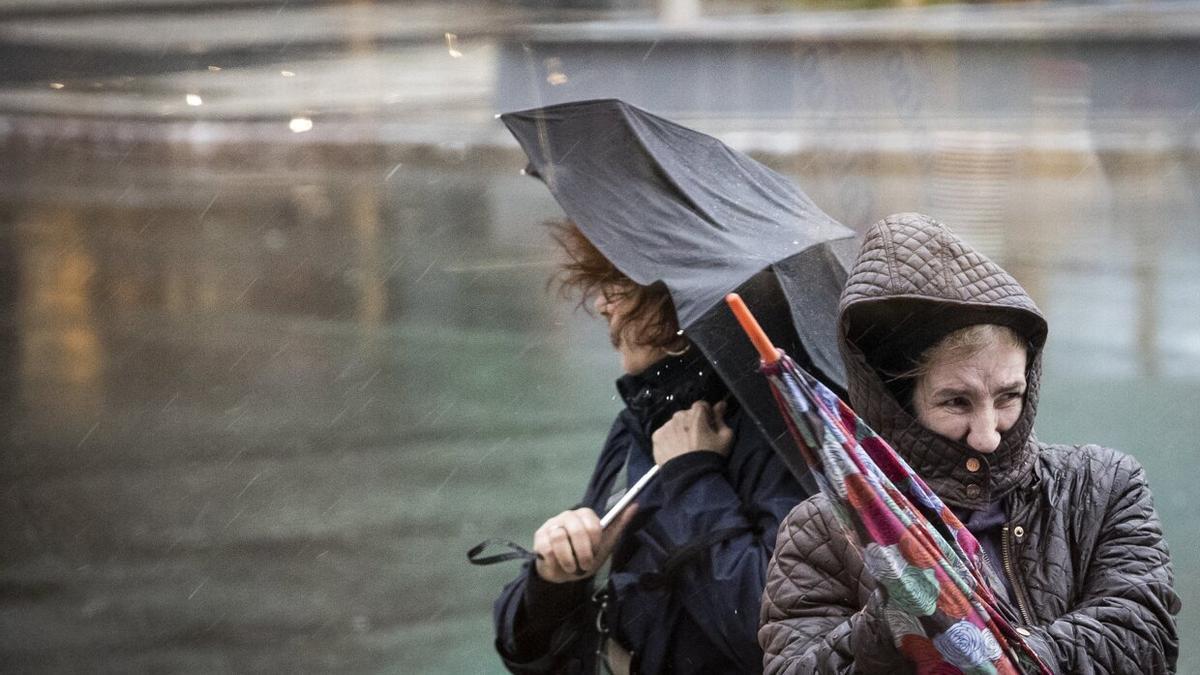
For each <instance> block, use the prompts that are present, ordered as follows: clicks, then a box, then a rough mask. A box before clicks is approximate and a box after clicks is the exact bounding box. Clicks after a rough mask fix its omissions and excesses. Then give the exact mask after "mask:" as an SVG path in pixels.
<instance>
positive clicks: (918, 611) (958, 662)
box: [726, 294, 1051, 675]
mask: <svg viewBox="0 0 1200 675" xmlns="http://www.w3.org/2000/svg"><path fill="white" fill-rule="evenodd" d="M726 300H727V302H728V304H729V306H730V308H731V309H733V312H734V314H735V315H736V316H737V318H738V321H739V323H741V325H742V328H743V329H744V330H745V331H746V333H747V335H749V336H750V339H751V341H752V342H753V343H754V345H755V347H756V348H757V349H758V352H759V355H760V356H761V357H762V367H761V369H762V372H763V374H764V375H766V377H767V380H768V382H769V383H770V388H771V391H772V393H773V394H774V395H775V402H776V403H777V404H778V406H779V410H780V412H781V413H782V414H783V418H784V421H785V422H786V424H787V426H788V429H789V431H790V432H791V434H792V436H793V438H794V439H795V440H796V443H797V445H799V447H800V450H801V454H802V455H803V456H804V460H805V462H806V463H807V464H808V465H809V468H810V470H811V473H812V475H813V477H814V478H815V480H816V483H817V485H818V487H819V488H820V490H821V492H823V493H824V494H825V495H826V496H827V497H828V498H829V501H830V503H831V504H832V505H833V510H834V512H835V514H836V516H837V519H838V521H839V522H840V523H841V524H842V526H843V527H844V528H845V529H846V531H847V532H849V533H852V535H853V540H854V541H855V542H856V544H857V545H858V546H859V547H860V548H861V550H862V554H863V560H864V562H865V563H866V568H867V570H868V571H869V573H870V574H871V576H872V577H873V578H874V579H875V581H876V582H877V584H878V586H879V587H880V588H882V589H883V591H884V593H885V596H886V598H887V602H886V607H887V609H886V610H885V611H884V615H885V619H886V621H887V624H888V626H889V628H890V629H891V631H892V636H893V638H894V639H895V642H896V646H897V647H898V648H899V650H900V651H901V653H903V654H904V655H905V656H906V657H907V658H908V659H909V660H911V661H912V662H913V663H914V664H915V665H916V667H917V672H918V673H938V674H943V673H957V672H962V673H970V674H976V673H978V674H980V675H982V674H984V673H1047V674H1048V673H1050V672H1051V671H1050V669H1049V668H1047V667H1046V665H1045V664H1044V663H1043V662H1042V661H1041V660H1040V659H1039V658H1038V657H1037V655H1036V654H1035V653H1034V652H1033V650H1032V649H1030V647H1029V646H1028V645H1027V644H1026V643H1025V641H1024V639H1023V638H1022V636H1021V634H1020V633H1018V632H1017V631H1016V629H1015V628H1014V627H1013V626H1012V624H1010V623H1009V622H1008V621H1007V620H1006V619H1005V618H1004V616H1003V615H1002V614H1001V612H1000V610H999V604H998V600H997V598H996V597H995V595H994V594H993V593H992V590H991V589H992V588H993V587H996V588H999V587H1001V586H1000V583H999V582H998V581H997V580H995V579H992V580H991V584H989V577H991V576H992V575H994V572H993V571H992V569H991V567H989V566H988V565H987V564H986V563H985V561H984V560H983V553H982V549H981V548H980V545H979V542H978V541H977V540H976V539H975V537H974V536H973V535H972V534H971V533H970V531H968V530H967V528H966V527H964V526H963V524H962V522H960V521H959V519H958V517H957V516H955V515H954V513H953V512H952V511H951V510H950V509H949V508H947V507H946V505H945V504H943V503H942V500H941V499H939V498H938V496H937V495H936V494H934V492H933V491H932V490H930V489H929V487H928V486H927V485H926V484H925V481H923V480H921V477H920V476H918V475H917V474H916V473H915V472H914V471H913V470H912V468H911V467H909V465H908V463H907V462H905V461H904V459H902V458H901V457H900V456H899V455H898V454H897V453H896V452H895V450H893V449H892V448H891V446H889V445H888V443H887V441H885V440H884V439H883V438H881V437H880V436H878V435H876V434H875V432H874V431H872V430H871V428H870V427H868V426H867V424H866V423H865V422H863V420H862V419H861V418H860V417H858V415H856V414H855V413H854V411H853V410H852V409H851V408H850V406H848V405H846V403H845V402H843V401H842V400H841V399H839V398H838V397H837V396H836V395H835V394H834V393H833V392H831V391H830V390H829V389H828V388H827V387H825V386H824V385H823V384H821V383H820V382H819V381H818V380H817V379H816V378H814V377H813V376H812V375H810V374H808V373H806V372H805V371H804V370H803V369H801V368H800V367H799V366H797V365H796V363H795V362H794V361H792V359H790V358H788V356H787V355H786V354H784V353H783V351H782V350H778V349H776V348H775V347H774V346H773V345H772V344H771V341H770V340H769V339H768V338H767V336H766V334H765V333H764V332H763V331H762V329H761V328H760V327H759V326H758V322H757V321H755V319H754V317H753V315H751V314H750V311H749V310H748V309H747V308H746V305H745V303H743V302H742V300H741V298H740V297H738V296H737V295H736V294H730V295H729V296H728V297H727V298H726ZM993 584H994V585H993Z"/></svg>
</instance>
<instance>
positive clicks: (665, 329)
mask: <svg viewBox="0 0 1200 675" xmlns="http://www.w3.org/2000/svg"><path fill="white" fill-rule="evenodd" d="M548 226H549V227H550V236H552V237H553V238H554V241H555V242H557V243H558V245H559V246H560V247H561V248H562V250H563V252H564V253H566V255H567V259H566V260H565V261H564V262H563V263H562V265H560V266H559V269H558V272H557V273H556V274H555V275H554V276H553V277H552V278H551V279H550V283H551V284H553V283H556V282H557V284H558V290H559V293H560V294H561V295H562V296H563V297H567V298H573V297H576V296H578V298H579V306H580V307H583V308H584V309H585V310H586V311H591V308H590V307H588V300H590V299H592V298H595V297H596V296H597V295H599V294H601V293H606V292H607V294H608V298H609V299H610V300H614V299H618V298H623V299H628V300H630V301H631V302H630V305H629V310H628V311H627V312H626V313H625V316H624V317H622V318H620V319H619V320H618V323H616V324H615V325H613V326H612V332H613V334H614V335H621V336H625V335H626V333H625V330H626V328H627V327H628V328H632V329H633V330H632V331H631V332H630V333H629V335H628V337H629V339H631V340H632V341H633V342H634V343H636V344H638V345H642V346H647V347H659V348H662V349H664V350H673V349H678V348H679V347H680V345H681V343H683V344H686V339H685V338H683V337H681V331H680V330H679V319H678V317H677V316H676V315H675V304H674V303H673V302H672V301H671V293H670V291H668V290H667V287H666V285H665V284H663V283H662V282H661V281H660V282H656V283H653V284H651V285H649V286H643V285H641V284H638V283H636V282H635V281H634V280H633V279H630V278H629V277H627V276H625V273H624V272H622V271H621V270H619V269H617V267H616V265H613V264H612V262H611V261H609V259H608V258H606V257H605V256H604V254H603V253H601V252H600V249H598V248H596V246H595V245H594V244H592V242H591V241H589V240H588V238H587V237H585V236H584V235H583V232H581V231H580V230H579V226H578V225H576V224H575V223H574V222H572V221H570V220H562V221H556V222H551V223H548Z"/></svg>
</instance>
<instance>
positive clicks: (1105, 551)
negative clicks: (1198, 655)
mask: <svg viewBox="0 0 1200 675" xmlns="http://www.w3.org/2000/svg"><path fill="white" fill-rule="evenodd" d="M1110 452H1111V451H1110ZM1106 468H1107V471H1108V472H1109V475H1106V476H1103V477H1100V476H1096V475H1095V474H1093V476H1092V478H1093V482H1094V483H1098V482H1099V481H1104V482H1107V483H1109V484H1111V485H1112V492H1111V493H1110V495H1109V499H1108V502H1107V504H1108V505H1107V509H1106V510H1105V514H1104V522H1103V524H1102V526H1101V527H1100V532H1101V534H1100V539H1099V540H1098V541H1097V542H1096V545H1095V548H1094V550H1093V553H1092V556H1091V559H1090V561H1089V563H1088V565H1087V570H1086V573H1085V576H1084V579H1083V584H1082V588H1081V591H1080V593H1079V600H1078V601H1077V602H1076V603H1075V605H1074V607H1073V608H1072V609H1071V611H1070V612H1068V613H1066V614H1064V615H1062V616H1060V617H1058V618H1057V619H1056V620H1054V621H1053V622H1052V623H1050V624H1049V625H1045V626H1040V627H1034V628H1032V629H1031V630H1032V631H1033V633H1034V634H1033V636H1032V637H1031V639H1030V640H1029V642H1030V646H1031V647H1033V649H1034V651H1036V652H1038V655H1039V656H1041V657H1042V659H1043V660H1044V661H1046V662H1047V664H1048V665H1050V667H1051V668H1056V669H1057V670H1058V672H1061V673H1130V674H1133V673H1173V672H1175V662H1176V659H1177V658H1178V655H1179V636H1178V633H1177V631H1176V625H1175V617H1174V615H1175V614H1177V613H1178V612H1179V609H1180V605H1181V603H1180V600H1179V596H1178V595H1176V594H1175V591H1174V590H1172V582H1173V578H1172V577H1173V575H1172V571H1171V560H1170V554H1169V553H1168V551H1167V546H1166V542H1165V541H1163V534H1162V526H1161V525H1160V523H1159V520H1158V515H1157V514H1156V513H1155V511H1154V504H1153V500H1152V498H1151V495H1150V488H1149V486H1148V485H1147V483H1146V475H1145V472H1144V471H1143V469H1142V467H1141V465H1139V464H1138V462H1137V461H1136V460H1135V459H1133V458H1132V457H1130V456H1128V455H1124V454H1120V453H1116V452H1113V453H1112V461H1110V462H1107V465H1106Z"/></svg>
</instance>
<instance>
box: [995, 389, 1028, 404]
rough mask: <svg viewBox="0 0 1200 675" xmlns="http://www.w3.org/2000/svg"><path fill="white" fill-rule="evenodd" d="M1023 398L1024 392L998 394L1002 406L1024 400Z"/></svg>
mask: <svg viewBox="0 0 1200 675" xmlns="http://www.w3.org/2000/svg"><path fill="white" fill-rule="evenodd" d="M1024 396H1025V394H1024V392H1020V391H1010V392H1006V393H1003V394H1000V403H1001V404H1002V405H1011V404H1013V403H1016V402H1018V401H1020V400H1021V399H1022V398H1024Z"/></svg>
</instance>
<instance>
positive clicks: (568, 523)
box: [562, 509, 599, 574]
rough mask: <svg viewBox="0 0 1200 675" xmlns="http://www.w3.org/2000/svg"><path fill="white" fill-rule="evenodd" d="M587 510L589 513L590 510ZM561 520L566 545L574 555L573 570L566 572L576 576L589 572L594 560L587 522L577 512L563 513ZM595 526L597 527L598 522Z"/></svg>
mask: <svg viewBox="0 0 1200 675" xmlns="http://www.w3.org/2000/svg"><path fill="white" fill-rule="evenodd" d="M580 510H582V509H580ZM587 510H588V511H591V509H587ZM562 520H563V527H562V529H563V530H564V531H565V532H566V535H567V544H568V546H569V547H570V550H571V553H572V554H573V555H574V563H575V569H573V570H571V569H568V571H571V572H575V573H576V574H578V573H582V572H588V571H590V570H591V569H592V560H593V558H594V554H593V546H592V541H593V535H592V533H591V532H589V528H588V524H587V522H586V521H585V519H584V518H583V517H582V515H581V514H580V513H579V512H578V511H568V512H566V513H564V514H563V515H562ZM596 524H597V525H599V521H597V522H596ZM597 534H598V532H597Z"/></svg>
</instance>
